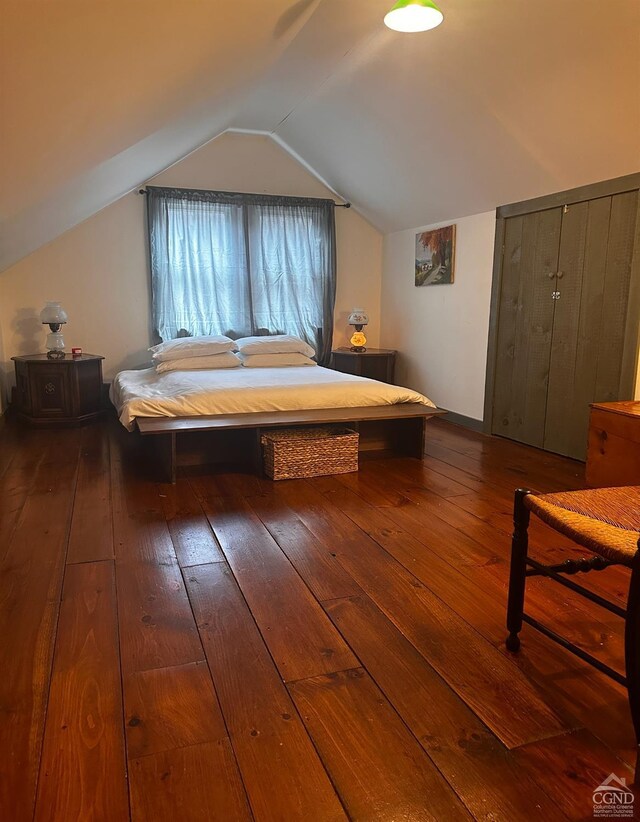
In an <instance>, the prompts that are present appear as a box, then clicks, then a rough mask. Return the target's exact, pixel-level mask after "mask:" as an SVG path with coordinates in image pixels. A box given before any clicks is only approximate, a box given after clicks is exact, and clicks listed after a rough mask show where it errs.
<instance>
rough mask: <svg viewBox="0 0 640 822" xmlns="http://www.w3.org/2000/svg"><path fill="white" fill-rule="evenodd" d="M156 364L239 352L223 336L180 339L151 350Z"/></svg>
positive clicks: (231, 342)
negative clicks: (227, 352)
mask: <svg viewBox="0 0 640 822" xmlns="http://www.w3.org/2000/svg"><path fill="white" fill-rule="evenodd" d="M149 351H151V352H152V353H153V359H154V360H155V361H156V362H164V361H165V360H181V359H185V358H186V357H209V356H210V355H211V354H222V353H223V352H224V351H237V346H236V344H235V342H234V341H233V340H231V339H229V337H225V336H223V335H222V334H214V335H212V336H209V337H178V339H177V340H168V341H167V342H162V343H160V344H159V345H154V346H153V347H152V348H150V349H149Z"/></svg>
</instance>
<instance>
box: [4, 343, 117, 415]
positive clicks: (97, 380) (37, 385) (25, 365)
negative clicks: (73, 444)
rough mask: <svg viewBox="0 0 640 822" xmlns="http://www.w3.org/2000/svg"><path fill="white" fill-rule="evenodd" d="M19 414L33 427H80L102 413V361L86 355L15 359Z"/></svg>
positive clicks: (44, 355)
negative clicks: (53, 358)
mask: <svg viewBox="0 0 640 822" xmlns="http://www.w3.org/2000/svg"><path fill="white" fill-rule="evenodd" d="M11 359H12V360H13V361H14V363H15V369H16V393H15V410H16V411H17V412H18V414H19V415H20V416H21V417H22V418H23V419H25V420H27V422H30V423H32V424H33V425H61V426H68V425H80V424H81V423H83V422H87V421H89V420H92V419H95V418H96V417H97V416H98V415H99V414H100V413H101V411H102V408H101V400H102V360H103V359H104V357H99V356H96V355H95V354H82V356H80V357H72V356H71V354H65V357H64V359H59V360H50V359H48V358H47V355H46V354H28V355H27V356H24V357H12V358H11Z"/></svg>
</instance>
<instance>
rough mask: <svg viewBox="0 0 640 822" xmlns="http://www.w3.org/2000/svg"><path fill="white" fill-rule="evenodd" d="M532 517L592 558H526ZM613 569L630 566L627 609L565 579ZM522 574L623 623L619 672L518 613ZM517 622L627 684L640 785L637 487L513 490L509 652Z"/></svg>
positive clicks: (523, 587) (639, 514) (516, 635)
mask: <svg viewBox="0 0 640 822" xmlns="http://www.w3.org/2000/svg"><path fill="white" fill-rule="evenodd" d="M532 514H533V515H534V516H536V517H537V518H538V519H540V520H541V521H542V522H545V523H546V524H547V525H549V526H550V527H551V528H553V529H554V530H555V531H558V533H561V534H563V535H564V536H566V537H569V539H571V540H572V541H573V542H574V543H575V544H577V545H580V546H582V547H583V548H586V549H587V550H588V551H589V552H591V556H590V557H579V558H576V556H575V554H573V555H572V556H570V557H569V558H567V559H566V560H565V561H563V562H556V563H553V564H545V563H543V562H541V561H540V560H539V559H536V558H535V557H533V556H531V555H530V554H529V534H528V531H529V521H530V516H531V515H532ZM613 566H625V567H626V568H628V569H630V571H631V573H630V575H629V593H628V595H627V603H626V608H625V607H622V605H621V604H620V603H619V602H612V601H611V600H609V599H607V598H605V597H604V596H603V595H601V594H600V593H598V592H597V591H595V590H593V589H591V588H585V587H584V586H583V585H580V584H578V583H577V582H575V581H574V580H573V579H572V577H575V576H576V575H578V576H580V575H582V574H588V573H591V572H595V573H600V572H606V570H607V569H608V568H611V567H613ZM529 577H542V578H545V579H547V580H548V581H549V582H553V583H554V584H560V585H561V586H564V587H565V588H569V589H570V590H571V591H573V592H574V593H576V594H578V595H580V596H582V597H584V598H585V599H588V600H590V601H591V602H592V603H594V604H595V605H597V606H599V607H601V608H604V609H605V610H607V611H610V612H611V613H613V614H615V615H616V616H618V617H621V618H622V619H623V620H624V649H625V650H624V662H625V670H624V673H622V672H621V671H619V670H616V669H614V668H611V667H610V666H609V665H607V664H606V663H605V662H604V661H603V660H602V659H599V658H598V657H597V656H593V655H592V654H590V653H589V652H588V651H586V650H585V648H584V647H581V646H580V645H576V644H575V643H574V642H572V641H571V640H570V639H568V638H567V637H565V636H561V635H560V634H558V633H557V632H556V631H555V630H554V629H553V627H552V626H551V625H549V624H548V623H546V621H540V620H538V619H536V618H535V617H533V616H531V615H530V614H528V613H527V612H526V611H525V608H524V604H525V590H526V581H527V579H528V578H529ZM523 623H527V624H528V625H529V626H531V627H532V628H534V629H535V630H537V631H539V632H540V633H542V634H544V635H545V636H546V637H548V638H549V639H551V640H553V642H556V643H557V644H559V645H561V646H562V647H563V648H565V649H566V650H567V651H570V652H571V653H572V654H574V655H575V656H577V657H579V658H580V659H582V660H584V661H585V662H588V663H589V665H592V666H593V667H594V668H596V669H597V670H598V671H600V672H602V673H603V674H606V676H608V677H610V678H611V679H613V680H614V681H615V682H618V683H620V685H623V686H624V687H625V688H626V689H627V695H628V699H629V708H630V710H631V719H632V721H633V728H634V731H635V736H636V763H635V772H634V784H636V785H640V486H637V485H635V486H625V487H621V488H591V489H589V490H586V491H562V492H560V493H556V494H540V493H538V492H536V491H532V490H530V489H528V488H518V489H517V490H516V492H515V495H514V503H513V536H512V539H511V564H510V567H509V596H508V602H507V630H508V632H509V633H508V635H507V638H506V646H507V649H508V650H509V651H511V652H512V653H517V652H518V650H519V649H520V636H519V635H520V631H521V630H522V626H523Z"/></svg>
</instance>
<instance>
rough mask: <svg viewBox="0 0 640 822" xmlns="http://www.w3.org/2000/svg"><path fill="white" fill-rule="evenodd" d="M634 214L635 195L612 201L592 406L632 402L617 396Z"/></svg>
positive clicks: (636, 201) (635, 193) (636, 200)
mask: <svg viewBox="0 0 640 822" xmlns="http://www.w3.org/2000/svg"><path fill="white" fill-rule="evenodd" d="M637 210H638V192H637V191H629V192H626V193H624V194H616V195H615V196H614V197H612V198H611V221H610V225H609V242H608V245H607V260H606V268H605V270H604V295H603V301H602V320H601V326H600V334H599V337H600V346H599V352H598V360H597V363H598V365H597V378H596V386H595V391H594V394H593V399H592V400H591V402H613V401H615V400H618V399H620V400H626V399H632V397H623V396H621V395H620V377H621V368H622V353H623V348H624V334H625V325H626V316H627V303H628V297H629V286H630V277H631V261H632V257H633V247H634V232H635V225H636V216H637Z"/></svg>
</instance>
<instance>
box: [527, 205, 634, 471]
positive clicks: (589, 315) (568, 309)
mask: <svg viewBox="0 0 640 822" xmlns="http://www.w3.org/2000/svg"><path fill="white" fill-rule="evenodd" d="M637 205H638V192H637V191H633V192H626V193H624V194H617V195H615V196H613V197H602V198H599V199H595V200H589V201H588V202H582V203H576V204H575V205H570V206H568V207H566V209H565V211H564V213H563V216H562V230H561V239H560V253H559V260H558V278H557V285H556V292H557V299H556V300H554V302H555V314H554V321H553V335H552V341H551V359H550V364H549V389H548V399H547V408H546V419H545V426H544V441H543V445H544V448H546V449H547V450H549V451H555V452H556V453H559V454H565V455H566V456H570V457H575V458H577V459H584V458H585V455H586V449H587V432H588V425H589V403H591V402H610V401H612V400H617V399H628V398H627V397H622V396H621V395H620V376H621V365H622V354H623V347H624V332H625V320H626V314H627V302H628V295H629V282H630V273H631V259H632V253H633V235H634V227H635V222H636V210H637Z"/></svg>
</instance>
